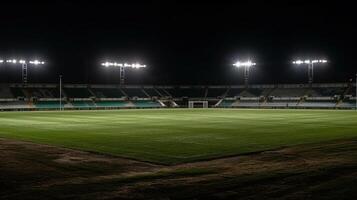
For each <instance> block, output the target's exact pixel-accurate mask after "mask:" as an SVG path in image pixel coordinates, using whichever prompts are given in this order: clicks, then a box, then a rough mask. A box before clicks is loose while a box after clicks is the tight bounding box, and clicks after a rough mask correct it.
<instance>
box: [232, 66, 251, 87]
mask: <svg viewBox="0 0 357 200" xmlns="http://www.w3.org/2000/svg"><path fill="white" fill-rule="evenodd" d="M254 65H256V63H255V62H252V61H251V60H247V61H244V62H242V61H237V62H236V63H234V64H233V66H235V67H237V68H242V67H243V68H244V84H245V86H246V87H248V80H249V70H250V68H251V67H253V66H254Z"/></svg>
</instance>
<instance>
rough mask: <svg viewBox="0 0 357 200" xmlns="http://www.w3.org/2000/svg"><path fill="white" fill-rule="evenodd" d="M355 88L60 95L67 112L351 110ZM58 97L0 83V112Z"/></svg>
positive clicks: (42, 105)
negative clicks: (194, 105)
mask: <svg viewBox="0 0 357 200" xmlns="http://www.w3.org/2000/svg"><path fill="white" fill-rule="evenodd" d="M355 89H356V88H355V87H354V86H353V85H352V84H351V83H331V84H314V85H312V86H311V85H308V84H295V85H294V84H285V85H251V86H249V87H245V86H242V85H240V86H156V87H153V86H118V85H83V84H82V85H76V84H68V85H64V86H63V92H62V95H63V103H65V104H64V107H65V108H68V109H69V108H70V109H101V108H104V109H106V108H158V107H177V106H179V107H188V101H190V100H205V101H208V105H209V107H215V106H217V107H242V108H254V107H257V108H333V109H352V108H355V106H356V105H355V101H354V100H355V96H356V95H355ZM58 97H59V89H58V86H57V85H55V84H28V85H26V86H24V85H22V84H0V109H1V110H11V109H14V110H25V109H58V107H59V98H58ZM151 97H156V98H157V99H155V100H152V99H151ZM217 102H219V104H217ZM165 105H166V106H165Z"/></svg>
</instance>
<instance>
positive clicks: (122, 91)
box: [118, 87, 129, 97]
mask: <svg viewBox="0 0 357 200" xmlns="http://www.w3.org/2000/svg"><path fill="white" fill-rule="evenodd" d="M118 90H120V92H121V93H122V94H124V96H126V97H129V96H128V94H126V93H125V92H124V90H122V89H121V88H120V87H119V88H118Z"/></svg>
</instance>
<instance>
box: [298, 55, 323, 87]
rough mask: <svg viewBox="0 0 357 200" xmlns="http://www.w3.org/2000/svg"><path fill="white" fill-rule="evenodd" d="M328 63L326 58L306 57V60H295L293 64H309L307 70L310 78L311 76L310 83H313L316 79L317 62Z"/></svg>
mask: <svg viewBox="0 0 357 200" xmlns="http://www.w3.org/2000/svg"><path fill="white" fill-rule="evenodd" d="M324 63H327V60H325V59H314V60H310V59H306V60H294V61H293V64H294V65H307V72H308V78H309V84H310V85H312V83H313V81H314V65H315V64H324Z"/></svg>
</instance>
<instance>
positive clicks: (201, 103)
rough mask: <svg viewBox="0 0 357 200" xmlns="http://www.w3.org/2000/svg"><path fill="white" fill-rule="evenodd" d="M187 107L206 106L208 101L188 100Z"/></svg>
mask: <svg viewBox="0 0 357 200" xmlns="http://www.w3.org/2000/svg"><path fill="white" fill-rule="evenodd" d="M188 108H208V101H189V102H188Z"/></svg>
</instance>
